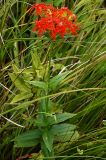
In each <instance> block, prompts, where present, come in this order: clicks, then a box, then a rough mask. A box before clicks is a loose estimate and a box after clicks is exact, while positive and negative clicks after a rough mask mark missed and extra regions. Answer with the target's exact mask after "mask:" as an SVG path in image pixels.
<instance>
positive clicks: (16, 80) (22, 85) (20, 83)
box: [9, 73, 31, 92]
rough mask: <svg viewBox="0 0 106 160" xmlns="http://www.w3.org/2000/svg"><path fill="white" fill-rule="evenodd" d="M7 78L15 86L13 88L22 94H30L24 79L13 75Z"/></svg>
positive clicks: (10, 74)
mask: <svg viewBox="0 0 106 160" xmlns="http://www.w3.org/2000/svg"><path fill="white" fill-rule="evenodd" d="M9 76H10V78H11V80H12V82H13V83H14V84H15V86H16V87H17V88H18V89H19V90H20V91H23V92H30V91H31V90H30V88H29V86H27V85H26V84H25V82H24V79H23V78H21V77H19V75H15V74H14V73H9Z"/></svg>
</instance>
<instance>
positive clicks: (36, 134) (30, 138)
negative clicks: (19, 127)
mask: <svg viewBox="0 0 106 160" xmlns="http://www.w3.org/2000/svg"><path fill="white" fill-rule="evenodd" d="M40 137H41V132H40V130H39V129H35V130H31V131H28V132H25V133H22V134H21V135H19V136H17V137H15V139H14V142H15V147H31V146H35V145H36V144H38V143H39V139H40Z"/></svg>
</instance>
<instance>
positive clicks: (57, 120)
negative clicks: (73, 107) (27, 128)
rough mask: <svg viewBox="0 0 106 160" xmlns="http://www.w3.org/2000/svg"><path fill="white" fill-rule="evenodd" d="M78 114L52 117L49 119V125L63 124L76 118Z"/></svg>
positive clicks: (60, 114) (58, 114)
mask: <svg viewBox="0 0 106 160" xmlns="http://www.w3.org/2000/svg"><path fill="white" fill-rule="evenodd" d="M75 115H76V114H73V113H67V112H65V113H57V114H55V115H52V116H51V117H48V122H49V125H53V124H58V123H61V122H64V121H66V120H68V119H70V118H72V117H74V116H75Z"/></svg>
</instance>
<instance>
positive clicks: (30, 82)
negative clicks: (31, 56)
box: [26, 81, 48, 91]
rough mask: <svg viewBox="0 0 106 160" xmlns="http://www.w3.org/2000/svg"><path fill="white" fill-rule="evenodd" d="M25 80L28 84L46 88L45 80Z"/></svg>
mask: <svg viewBox="0 0 106 160" xmlns="http://www.w3.org/2000/svg"><path fill="white" fill-rule="evenodd" d="M26 82H28V83H29V84H32V85H33V86H35V87H39V88H41V89H43V90H45V91H46V90H47V88H48V86H47V84H46V83H45V82H41V81H26Z"/></svg>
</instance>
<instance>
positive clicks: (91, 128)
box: [0, 0, 106, 160]
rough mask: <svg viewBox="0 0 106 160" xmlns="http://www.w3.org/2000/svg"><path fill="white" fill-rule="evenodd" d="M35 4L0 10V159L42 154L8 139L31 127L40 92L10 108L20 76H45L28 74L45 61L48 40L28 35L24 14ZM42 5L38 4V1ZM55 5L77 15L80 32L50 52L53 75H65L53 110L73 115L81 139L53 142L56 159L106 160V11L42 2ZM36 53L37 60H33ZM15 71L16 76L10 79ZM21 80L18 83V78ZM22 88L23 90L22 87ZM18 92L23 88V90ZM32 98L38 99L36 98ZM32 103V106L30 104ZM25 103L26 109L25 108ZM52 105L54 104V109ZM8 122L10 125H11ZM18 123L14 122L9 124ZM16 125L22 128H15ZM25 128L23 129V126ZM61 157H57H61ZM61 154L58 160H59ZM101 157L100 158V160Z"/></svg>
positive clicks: (98, 4) (98, 2) (85, 1)
mask: <svg viewBox="0 0 106 160" xmlns="http://www.w3.org/2000/svg"><path fill="white" fill-rule="evenodd" d="M34 2H35V1H33V0H30V1H28V0H23V1H17V0H6V1H2V2H1V6H0V23H1V27H0V39H1V43H0V47H1V52H0V70H1V71H0V104H1V105H0V112H1V117H0V126H1V128H0V135H1V136H0V137H1V140H0V141H1V142H0V143H1V144H0V152H1V153H0V158H1V160H9V159H11V160H14V159H16V157H19V156H22V155H25V154H27V153H28V154H29V153H36V154H38V153H39V152H40V147H39V146H37V147H33V148H26V149H23V148H20V149H15V148H14V144H13V141H12V139H13V138H14V137H15V136H16V135H18V134H19V133H21V132H23V131H25V130H29V129H31V128H33V119H34V118H35V117H36V114H37V108H38V106H39V100H40V99H41V97H38V96H37V95H38V94H39V93H38V92H39V91H38V90H37V89H36V91H35V96H34V97H33V96H32V97H29V98H26V97H25V99H22V100H21V101H20V103H19V104H17V105H14V104H11V102H12V100H13V98H14V97H15V96H16V95H17V94H19V92H21V91H23V90H26V86H23V84H21V83H20V82H19V81H17V79H18V78H21V77H24V79H25V80H27V79H30V78H31V76H32V75H33V76H34V77H35V79H36V80H38V79H39V76H42V74H43V73H44V72H45V69H44V70H43V69H42V72H43V73H38V74H37V75H34V74H35V73H34V72H33V71H32V70H31V69H32V64H33V63H34V60H33V58H34V57H33V58H32V57H31V53H32V52H34V53H37V54H35V59H36V63H37V62H39V59H40V61H41V64H43V67H45V66H46V63H47V55H48V50H49V46H50V40H48V39H47V38H46V37H42V38H39V37H36V34H35V33H32V28H33V21H34V18H35V17H34V16H33V15H31V14H29V13H28V10H29V8H30V7H31V5H32V4H33V3H34ZM38 2H40V1H38ZM45 2H49V3H52V4H54V5H55V6H56V7H57V6H58V7H60V6H64V5H65V6H68V7H69V9H71V10H72V11H73V12H74V13H75V14H76V15H77V17H78V22H79V23H80V25H81V29H80V31H79V33H78V36H77V37H68V39H67V37H66V38H65V39H64V40H58V41H57V42H56V43H55V44H54V46H53V50H52V51H51V54H52V55H53V56H52V63H53V64H52V68H51V77H54V76H55V75H57V74H60V73H62V72H64V71H66V72H67V73H68V72H69V74H68V76H67V77H65V78H64V79H62V80H61V81H60V84H59V87H57V88H55V89H54V91H52V92H51V93H50V97H51V98H52V99H53V103H54V104H55V103H56V104H57V106H56V109H55V110H59V111H65V112H66V111H67V112H70V113H77V115H76V116H75V117H74V118H73V119H71V120H70V123H73V124H76V125H77V128H78V131H79V134H80V137H79V139H78V140H77V141H74V140H73V141H72V142H71V141H70V142H68V143H65V144H61V143H58V144H55V146H54V149H55V155H56V157H57V159H76V157H77V159H81V160H90V159H94V160H96V159H104V158H105V157H106V128H105V126H106V121H105V119H106V116H105V112H106V24H105V17H106V10H105V5H104V1H103V0H95V1H92V0H80V1H78V0H73V1H69V0H67V1H65V0H61V1H60V0H56V1H55V0H54V1H53V0H46V1H45ZM37 55H38V56H37ZM10 73H15V78H14V79H12V78H10V77H11V76H9V74H10ZM18 80H19V79H18ZM22 88H24V89H22ZM21 89H22V90H21ZM36 97H37V98H38V100H36ZM32 100H35V101H34V102H33V103H32V104H31V105H29V104H28V105H27V104H26V103H27V102H28V101H32ZM24 103H25V105H23V104H24ZM54 107H55V105H54ZM9 120H11V121H12V123H11V122H10V121H9ZM14 122H15V123H16V124H13V123H14ZM17 124H20V125H21V127H20V126H18V125H17ZM22 126H25V127H26V128H25V129H24V128H22ZM59 156H60V158H59ZM61 156H62V157H61ZM99 157H101V158H99ZM35 159H36V158H35Z"/></svg>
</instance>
